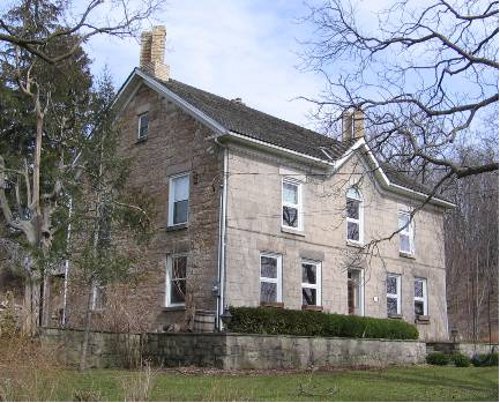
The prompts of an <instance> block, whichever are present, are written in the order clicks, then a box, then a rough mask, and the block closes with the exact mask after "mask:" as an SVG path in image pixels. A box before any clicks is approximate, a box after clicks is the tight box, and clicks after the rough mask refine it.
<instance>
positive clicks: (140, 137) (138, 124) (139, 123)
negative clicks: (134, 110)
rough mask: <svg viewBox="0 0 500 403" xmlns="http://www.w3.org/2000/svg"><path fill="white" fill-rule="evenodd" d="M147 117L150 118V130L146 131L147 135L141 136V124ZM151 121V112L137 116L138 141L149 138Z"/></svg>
mask: <svg viewBox="0 0 500 403" xmlns="http://www.w3.org/2000/svg"><path fill="white" fill-rule="evenodd" d="M145 116H147V117H148V129H147V130H146V134H143V135H141V123H142V119H143V118H144V117H145ZM150 123H151V121H150V120H149V111H148V112H144V113H141V114H140V115H139V116H137V139H138V140H142V139H145V138H147V137H148V135H149V126H150Z"/></svg>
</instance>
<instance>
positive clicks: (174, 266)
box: [165, 255, 187, 306]
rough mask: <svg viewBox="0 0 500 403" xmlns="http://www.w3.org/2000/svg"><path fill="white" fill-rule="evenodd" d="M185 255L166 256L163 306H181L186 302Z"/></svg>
mask: <svg viewBox="0 0 500 403" xmlns="http://www.w3.org/2000/svg"><path fill="white" fill-rule="evenodd" d="M186 277H187V255H169V256H167V290H166V293H165V294H166V298H165V305H166V306H182V305H184V304H185V302H186Z"/></svg>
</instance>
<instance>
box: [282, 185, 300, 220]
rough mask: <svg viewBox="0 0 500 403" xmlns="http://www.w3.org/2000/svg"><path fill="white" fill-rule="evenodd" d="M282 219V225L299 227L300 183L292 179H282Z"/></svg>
mask: <svg viewBox="0 0 500 403" xmlns="http://www.w3.org/2000/svg"><path fill="white" fill-rule="evenodd" d="M282 205H283V221H282V225H283V226H284V227H288V228H293V229H297V230H300V229H301V225H302V223H301V211H300V205H301V184H300V183H299V182H297V181H294V180H293V179H283V203H282Z"/></svg>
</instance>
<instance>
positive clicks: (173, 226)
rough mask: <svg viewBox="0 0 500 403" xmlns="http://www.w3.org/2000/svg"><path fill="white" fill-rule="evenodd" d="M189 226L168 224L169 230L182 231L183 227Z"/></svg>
mask: <svg viewBox="0 0 500 403" xmlns="http://www.w3.org/2000/svg"><path fill="white" fill-rule="evenodd" d="M187 227H188V225H187V224H176V225H167V232H173V231H180V230H183V229H187Z"/></svg>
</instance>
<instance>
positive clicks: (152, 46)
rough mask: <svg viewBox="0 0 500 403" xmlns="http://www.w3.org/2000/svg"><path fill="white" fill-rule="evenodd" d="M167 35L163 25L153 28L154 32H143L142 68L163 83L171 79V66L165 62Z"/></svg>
mask: <svg viewBox="0 0 500 403" xmlns="http://www.w3.org/2000/svg"><path fill="white" fill-rule="evenodd" d="M166 35H167V30H166V29H165V27H164V26H163V25H159V26H156V27H153V30H152V31H146V32H143V33H142V35H141V61H140V63H141V64H140V67H141V69H142V70H144V71H146V72H147V73H149V74H151V75H153V76H155V77H156V78H158V79H160V80H163V81H168V79H169V78H170V66H168V65H166V64H165V63H164V61H163V60H164V58H165V37H166Z"/></svg>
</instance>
